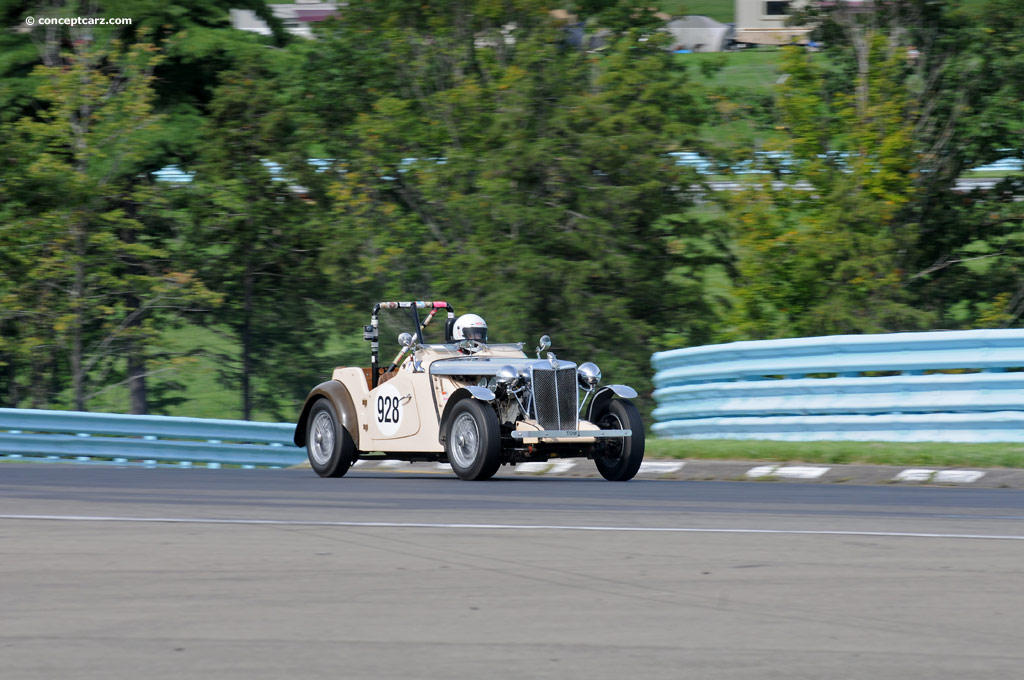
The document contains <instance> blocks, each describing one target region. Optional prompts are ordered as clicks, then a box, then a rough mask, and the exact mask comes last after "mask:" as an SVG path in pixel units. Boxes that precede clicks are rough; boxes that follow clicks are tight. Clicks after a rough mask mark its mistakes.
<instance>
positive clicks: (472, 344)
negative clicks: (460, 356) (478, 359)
mask: <svg viewBox="0 0 1024 680" xmlns="http://www.w3.org/2000/svg"><path fill="white" fill-rule="evenodd" d="M459 349H460V350H462V351H463V352H465V353H466V354H476V353H477V352H480V351H482V350H485V349H487V345H485V344H484V343H482V342H480V341H479V340H460V341H459Z"/></svg>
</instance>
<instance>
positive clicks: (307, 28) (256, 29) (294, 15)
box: [231, 0, 345, 38]
mask: <svg viewBox="0 0 1024 680" xmlns="http://www.w3.org/2000/svg"><path fill="white" fill-rule="evenodd" d="M340 5H341V6H344V5H345V3H340ZM267 7H269V8H270V11H271V12H273V14H274V16H275V17H277V18H278V19H280V20H281V23H282V24H284V28H285V30H286V31H288V32H289V33H291V34H292V35H297V36H300V37H303V38H312V37H313V28H312V26H313V24H315V23H316V22H318V21H323V20H324V19H327V18H328V17H331V16H334V15H335V14H337V13H338V7H339V3H336V2H318V1H314V2H310V1H309V0H296V2H295V4H291V5H283V4H281V5H267ZM231 25H232V26H233V27H234V28H237V29H239V30H241V31H251V32H253V33H259V34H260V35H270V26H267V22H265V21H263V19H260V18H259V17H258V16H256V13H255V12H253V11H252V10H251V9H233V10H231Z"/></svg>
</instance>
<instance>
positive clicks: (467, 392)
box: [437, 385, 495, 444]
mask: <svg viewBox="0 0 1024 680" xmlns="http://www.w3.org/2000/svg"><path fill="white" fill-rule="evenodd" d="M494 397H495V395H494V392H491V391H490V390H489V389H487V388H486V387H480V386H479V385H470V386H469V387H460V388H459V389H457V390H455V391H454V392H452V396H451V397H450V398H449V399H448V403H447V404H445V405H444V411H442V412H441V420H440V421H439V422H438V430H437V440H438V441H439V442H441V443H442V444H444V433H445V430H446V429H447V424H448V414H450V413H451V412H452V409H453V408H455V405H456V404H458V403H459V402H460V401H462V400H463V399H476V400H478V401H488V402H490V401H494Z"/></svg>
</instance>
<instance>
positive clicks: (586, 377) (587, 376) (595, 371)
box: [576, 361, 601, 390]
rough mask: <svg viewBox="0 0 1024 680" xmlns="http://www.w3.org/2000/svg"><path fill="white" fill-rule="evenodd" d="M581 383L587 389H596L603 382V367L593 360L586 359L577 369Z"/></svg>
mask: <svg viewBox="0 0 1024 680" xmlns="http://www.w3.org/2000/svg"><path fill="white" fill-rule="evenodd" d="M576 375H577V377H579V380H580V384H581V385H583V387H585V388H587V389H591V390H592V389H594V388H595V387H597V384H598V383H599V382H601V369H600V368H598V367H597V364H595V363H594V362H592V361H586V362H584V363H582V364H580V365H579V368H577V369H576Z"/></svg>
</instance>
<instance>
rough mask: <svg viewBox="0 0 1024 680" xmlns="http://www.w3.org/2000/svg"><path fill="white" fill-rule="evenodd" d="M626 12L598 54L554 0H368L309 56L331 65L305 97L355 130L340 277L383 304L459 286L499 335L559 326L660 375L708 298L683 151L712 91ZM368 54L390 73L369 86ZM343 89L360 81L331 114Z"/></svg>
mask: <svg viewBox="0 0 1024 680" xmlns="http://www.w3.org/2000/svg"><path fill="white" fill-rule="evenodd" d="M362 16H373V17H374V21H372V22H364V23H361V24H359V27H360V29H361V30H358V31H357V30H352V29H353V27H354V24H353V23H352V22H353V21H354V20H355V19H354V17H362ZM620 18H621V17H620ZM600 21H601V17H600V16H597V17H595V18H594V21H593V23H594V25H595V26H600V23H599V22H600ZM631 23H632V24H636V25H631ZM612 28H613V29H615V30H613V31H612V32H611V33H609V34H608V37H607V47H606V48H605V49H603V50H601V51H599V52H584V51H580V50H578V49H575V48H573V47H572V46H571V45H570V44H569V42H568V40H567V35H566V33H565V32H564V30H563V29H561V28H560V27H559V26H557V25H556V24H555V23H554V22H552V21H551V20H550V18H549V16H548V14H547V11H546V10H544V9H543V8H542V7H541V6H540V5H539V4H537V3H530V2H522V3H506V4H504V5H500V6H499V5H496V4H494V3H490V2H476V3H469V4H465V3H444V2H440V3H430V4H428V5H421V4H420V3H394V4H393V5H389V6H388V8H387V10H383V9H380V8H379V7H375V3H364V2H353V3H350V5H349V7H348V8H347V10H346V13H345V18H343V20H342V21H341V22H338V23H336V24H334V26H333V27H331V26H329V27H327V28H326V30H325V31H324V32H323V33H322V34H321V36H320V37H321V40H320V41H319V42H318V43H317V45H316V52H317V54H316V55H315V56H312V57H311V58H310V62H311V63H312V64H313V65H314V68H313V69H311V71H312V72H313V73H315V74H318V75H320V76H321V77H327V78H328V80H327V82H325V83H323V84H321V81H320V80H317V79H311V80H310V83H309V87H310V94H309V96H308V97H306V98H305V99H304V101H306V102H308V103H309V104H310V108H311V110H312V112H311V116H312V117H313V119H314V120H328V119H329V120H332V121H333V124H334V125H335V128H334V129H332V130H331V138H332V139H333V140H342V141H341V142H338V143H337V145H336V146H334V147H333V148H332V151H331V155H332V157H334V158H336V171H337V174H336V177H337V180H336V182H335V183H334V185H333V187H332V188H331V199H332V201H333V205H334V208H335V212H336V215H337V220H338V222H339V224H340V225H341V227H342V232H343V233H344V234H345V237H344V239H345V241H344V246H343V247H341V248H339V249H337V251H336V252H337V253H338V254H339V255H340V256H341V258H340V259H339V261H338V262H337V264H336V265H335V266H334V271H336V272H338V273H339V274H341V277H340V278H341V279H342V281H340V282H339V283H338V285H339V286H345V289H346V290H348V291H351V295H352V296H353V298H355V297H356V296H358V299H362V300H365V301H366V302H367V303H368V302H370V301H371V300H372V299H374V298H377V299H385V298H395V297H419V296H433V297H443V298H447V299H449V300H451V301H452V302H453V303H454V304H456V306H457V308H458V309H460V310H466V311H469V310H472V311H477V312H480V313H483V314H485V316H487V318H488V322H489V323H490V324H491V326H492V331H491V334H492V336H494V337H499V338H508V339H521V340H530V341H532V340H533V339H534V338H535V337H536V336H538V335H539V334H540V333H542V332H548V333H551V334H552V335H553V336H554V338H555V343H556V344H555V349H556V350H557V351H561V352H566V353H571V354H572V355H574V356H584V357H588V358H590V357H593V358H595V359H596V360H597V361H599V362H601V363H602V364H603V365H604V368H605V371H606V373H608V374H609V375H614V376H615V378H616V380H623V381H626V380H629V381H634V382H638V383H639V384H641V385H644V384H646V383H647V380H648V379H647V375H648V373H649V370H648V367H647V361H648V359H649V356H650V353H651V351H652V349H658V348H660V347H659V346H658V343H659V341H661V340H663V339H664V338H665V337H667V335H669V334H670V333H669V332H670V331H672V330H673V329H674V330H676V331H678V332H683V331H682V329H683V327H684V326H686V325H687V324H688V322H689V321H690V320H692V318H693V317H694V316H696V315H697V314H696V312H695V310H697V309H698V308H700V307H701V305H702V304H703V303H702V302H701V301H699V300H696V301H695V300H691V299H689V298H687V297H685V295H684V292H685V290H686V289H685V288H680V287H678V286H677V284H678V283H679V282H680V281H681V277H680V276H679V273H680V272H679V269H678V268H679V267H680V266H682V265H684V264H688V263H690V261H689V260H687V259H686V257H677V253H675V252H673V251H672V250H671V249H670V247H669V244H670V242H671V241H673V240H674V239H676V238H677V234H676V233H675V229H676V226H677V225H678V224H679V220H678V219H677V220H668V219H665V218H666V216H669V215H677V216H678V215H680V214H683V213H684V212H685V210H686V209H687V207H688V206H689V205H690V203H691V192H690V191H689V189H688V187H689V186H690V184H691V183H692V182H693V181H695V179H696V177H695V176H694V174H693V173H692V171H690V170H687V169H685V168H682V167H681V166H679V165H677V164H676V163H675V162H674V160H673V158H672V157H671V156H670V155H669V153H670V152H672V151H675V150H678V149H680V148H683V147H684V145H685V144H686V143H687V141H688V140H691V139H692V137H693V135H694V128H695V125H696V124H697V123H698V122H699V120H700V117H701V116H702V115H703V114H702V112H703V107H702V105H701V104H700V102H699V101H698V97H697V93H696V90H695V87H694V86H693V85H692V84H691V83H690V82H689V81H688V80H687V77H686V72H685V70H683V67H682V66H681V65H680V63H679V62H678V61H676V60H674V59H673V58H672V57H671V55H670V54H669V53H668V52H667V51H666V50H665V49H664V44H663V42H664V40H665V37H664V36H661V35H659V34H656V33H653V32H650V31H649V30H648V27H647V26H646V24H644V23H643V21H640V20H637V21H634V22H625V23H621V22H620V25H616V26H612ZM360 50H364V51H365V52H366V54H365V56H360V55H359V52H360ZM362 60H366V61H368V62H372V65H370V64H368V65H367V69H373V71H372V72H374V73H379V74H381V77H380V78H379V79H377V80H374V82H373V83H372V85H371V86H370V87H369V88H367V87H364V85H365V84H364V83H363V81H362V80H361V77H362V76H361V74H363V73H366V72H369V71H368V70H364V69H363V61H362ZM343 63H344V64H348V65H349V66H348V67H346V68H342V67H340V66H334V67H332V68H327V66H326V65H327V64H334V65H337V64H343ZM328 88H331V91H332V92H336V93H339V96H340V93H342V92H351V95H349V96H347V97H345V98H344V99H343V100H342V101H343V104H342V106H341V107H340V108H337V109H336V108H330V110H329V111H328V110H326V109H328V108H329V107H328V105H327V102H326V101H324V100H322V99H320V98H319V97H318V96H317V94H316V93H317V92H321V91H326V90H327V89H328ZM331 116H334V117H333V118H332V117H331ZM689 224H690V226H691V227H693V225H695V224H697V223H696V222H692V223H689ZM356 323H358V321H356V320H355V319H353V320H352V321H351V322H350V325H349V326H348V327H347V329H346V332H348V333H351V332H352V329H353V328H355V327H356ZM678 332H677V333H676V334H675V335H672V337H678ZM695 339H698V340H699V338H695Z"/></svg>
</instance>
